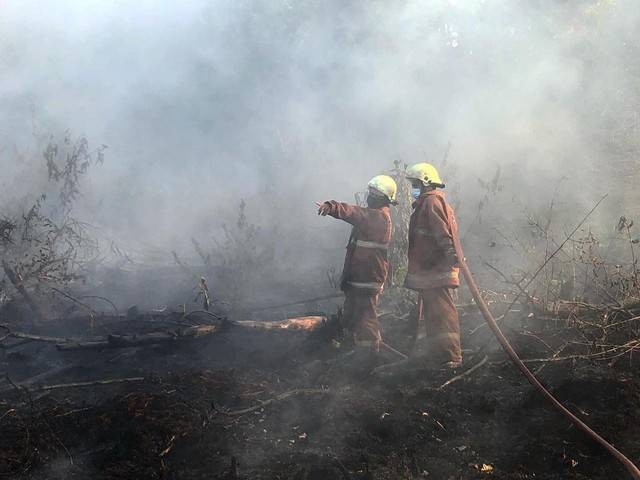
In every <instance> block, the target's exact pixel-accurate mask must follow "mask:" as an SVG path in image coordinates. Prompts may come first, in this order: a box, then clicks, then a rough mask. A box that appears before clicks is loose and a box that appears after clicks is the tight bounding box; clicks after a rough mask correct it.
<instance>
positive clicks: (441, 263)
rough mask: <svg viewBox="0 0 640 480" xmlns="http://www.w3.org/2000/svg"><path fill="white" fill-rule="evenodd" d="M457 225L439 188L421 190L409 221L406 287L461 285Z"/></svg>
mask: <svg viewBox="0 0 640 480" xmlns="http://www.w3.org/2000/svg"><path fill="white" fill-rule="evenodd" d="M459 251H460V249H459V240H458V226H457V223H456V218H455V215H454V212H453V209H452V208H451V207H450V206H449V204H447V202H446V201H445V199H444V193H442V192H441V191H440V190H431V191H428V192H425V193H423V194H422V195H421V196H420V197H419V198H418V199H417V200H416V201H415V202H414V204H413V213H412V214H411V219H410V221H409V265H408V267H407V277H406V279H405V287H407V288H410V289H412V290H427V289H430V288H439V287H448V288H456V287H458V286H460V279H459V268H458V267H459V265H458V257H457V253H456V252H459Z"/></svg>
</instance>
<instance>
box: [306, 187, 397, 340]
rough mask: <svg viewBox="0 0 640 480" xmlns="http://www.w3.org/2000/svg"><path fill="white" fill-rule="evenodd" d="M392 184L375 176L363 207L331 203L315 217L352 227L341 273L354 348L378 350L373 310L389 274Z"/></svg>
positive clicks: (377, 329) (375, 319)
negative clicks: (339, 221)
mask: <svg viewBox="0 0 640 480" xmlns="http://www.w3.org/2000/svg"><path fill="white" fill-rule="evenodd" d="M396 190H397V186H396V182H395V181H394V180H393V178H391V177H389V176H387V175H378V176H376V177H374V178H372V179H371V181H370V182H369V184H368V194H367V207H358V206H355V205H349V204H347V203H339V202H336V201H334V200H330V201H326V202H324V203H322V204H317V205H318V207H319V208H318V215H323V216H325V215H329V216H332V217H334V218H338V219H340V220H344V221H345V222H347V223H349V224H351V225H353V228H352V230H351V237H350V238H349V243H348V245H347V254H346V258H345V262H344V269H343V271H342V281H341V288H342V290H343V291H344V293H345V296H346V298H345V302H344V312H343V315H344V317H343V318H344V320H345V326H346V328H347V329H348V330H349V331H350V332H351V333H352V334H353V339H354V342H355V345H356V347H366V348H367V349H369V348H370V349H372V350H373V351H374V352H378V351H379V346H380V341H381V340H382V336H381V335H380V324H379V323H378V315H377V312H376V307H377V305H378V297H379V295H380V293H382V290H383V288H384V284H385V282H386V280H387V275H388V273H389V261H388V259H387V250H388V248H389V242H390V241H391V230H392V228H391V215H390V211H389V205H390V204H395V197H396Z"/></svg>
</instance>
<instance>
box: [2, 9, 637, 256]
mask: <svg viewBox="0 0 640 480" xmlns="http://www.w3.org/2000/svg"><path fill="white" fill-rule="evenodd" d="M636 7H637V5H636V4H635V2H634V0H619V1H613V0H610V1H605V0H603V1H585V2H577V1H566V2H556V1H550V0H530V1H528V2H509V1H507V0H485V1H481V0H455V1H454V0H449V1H444V0H441V1H435V0H434V1H429V2H419V1H395V0H391V1H373V2H351V1H347V2H345V1H338V0H326V1H299V2H294V1H292V0H278V1H264V2H259V1H249V0H240V1H238V0H233V1H231V0H227V1H224V0H220V1H215V2H209V1H204V0H192V1H189V2H169V1H151V0H141V1H138V2H126V1H115V0H112V1H102V2H99V1H78V0H75V1H74V0H62V1H59V2H56V3H55V5H53V4H52V5H47V6H46V8H45V7H43V5H42V2H37V1H34V0H25V1H21V2H11V1H6V0H5V1H4V2H2V3H1V4H0V11H1V15H0V68H1V71H2V72H3V73H2V75H1V76H0V108H1V111H2V112H3V115H2V117H1V118H0V147H1V150H0V167H1V168H2V170H1V171H2V174H1V175H2V177H1V180H0V182H1V184H2V186H3V189H5V192H6V191H9V190H10V189H13V190H15V182H16V179H19V180H18V181H20V182H21V188H24V189H27V190H28V188H29V185H28V184H27V185H24V184H22V183H23V182H25V176H24V162H23V161H18V160H17V158H18V157H17V156H16V154H15V152H16V151H19V152H23V153H24V152H25V151H28V154H27V155H26V157H28V158H36V159H37V158H38V155H39V154H38V151H37V149H34V147H33V132H34V129H35V130H36V132H39V133H40V134H43V133H48V132H54V133H57V134H60V132H64V131H65V130H69V131H70V132H72V133H73V134H75V135H84V136H86V137H87V138H88V139H89V142H90V143H91V144H92V145H94V146H98V145H100V144H103V143H104V144H106V145H108V146H109V148H108V150H107V152H106V161H105V164H104V165H103V166H101V167H99V168H96V169H94V170H93V172H92V174H91V178H89V179H88V182H87V184H86V186H85V195H84V201H83V205H82V207H81V208H82V213H83V215H85V216H86V217H88V218H90V219H91V221H92V223H94V224H95V225H98V226H100V228H101V229H102V231H103V232H106V233H105V234H108V235H110V236H112V237H114V238H116V237H117V238H119V239H121V240H122V241H124V242H131V243H134V244H138V245H144V246H146V247H149V248H150V247H153V248H156V249H159V250H160V251H164V252H167V255H168V252H170V250H171V249H174V248H177V249H180V248H188V245H189V239H190V238H191V237H192V236H194V235H195V236H211V235H214V234H215V232H216V229H217V228H219V226H220V225H221V224H222V222H224V221H229V219H230V218H232V216H233V215H234V212H235V209H236V207H237V204H238V203H239V200H240V199H241V198H244V199H245V200H247V202H248V215H250V216H252V219H253V220H254V221H256V222H257V223H259V224H262V225H266V226H268V227H274V226H277V230H278V242H279V243H280V244H283V245H289V246H291V247H292V248H293V251H297V252H299V253H298V254H297V255H298V257H300V256H304V255H306V256H309V257H312V256H314V255H320V254H316V253H314V252H315V251H317V250H316V249H318V247H327V246H328V245H330V246H331V247H334V249H333V250H331V251H330V253H328V254H327V253H326V252H325V253H324V254H323V255H325V257H322V258H326V260H327V262H329V263H332V264H334V265H339V263H340V256H341V253H342V249H341V247H342V245H343V243H344V240H345V238H344V237H346V227H344V226H342V225H340V224H339V223H338V222H331V221H330V220H328V219H322V218H318V217H316V216H314V202H315V201H317V200H324V199H326V198H336V199H341V200H347V201H350V200H352V199H353V192H355V191H359V190H363V187H364V185H366V182H367V181H368V179H369V178H370V177H372V176H374V175H376V174H378V173H379V172H380V171H382V170H386V169H388V168H390V167H391V166H392V161H393V160H395V159H402V160H403V161H404V162H406V163H413V162H416V161H423V160H428V161H431V162H433V163H434V164H436V165H437V166H438V165H439V163H440V162H441V159H442V155H443V153H444V151H445V150H446V146H447V144H448V143H449V142H451V145H452V148H451V152H450V157H449V160H448V162H447V165H446V166H445V167H444V168H443V171H442V176H443V177H444V179H445V181H447V182H448V183H449V184H451V183H452V182H454V185H455V186H457V189H458V190H459V195H458V196H459V199H458V200H459V203H460V211H459V214H460V217H461V218H460V223H461V224H462V229H463V230H465V222H466V224H467V225H468V226H470V225H471V224H472V223H473V222H475V221H476V220H477V219H476V204H477V203H478V199H479V198H480V197H481V196H482V195H483V191H482V188H481V187H480V186H479V185H480V184H479V182H478V181H477V179H480V180H482V181H483V182H488V181H490V180H491V178H492V177H493V176H494V175H495V173H496V171H497V168H498V167H500V168H501V170H500V171H501V177H500V184H501V189H500V192H496V194H495V198H492V199H491V202H492V203H490V205H489V207H487V210H485V213H484V214H483V216H484V217H485V222H488V224H487V225H485V227H484V230H483V231H489V230H490V228H489V227H490V224H491V222H492V221H493V222H499V221H504V220H505V218H507V219H509V221H517V219H518V218H519V217H520V216H521V215H522V214H523V212H524V211H528V210H536V209H538V208H544V207H545V206H548V204H549V201H550V198H551V197H552V196H553V195H554V191H556V190H557V189H560V194H559V195H558V196H559V197H560V199H561V202H560V203H561V204H562V206H563V207H564V208H565V214H564V215H565V216H566V217H567V218H574V217H575V213H576V212H578V211H580V212H582V211H583V210H585V209H588V208H587V207H588V206H590V205H591V204H593V203H595V201H596V200H597V199H598V198H599V197H600V196H601V195H602V194H603V193H605V192H610V193H611V194H612V198H614V200H613V201H612V202H611V204H612V205H616V208H618V202H627V203H626V204H625V203H623V204H622V205H623V208H624V206H625V205H629V206H633V205H634V202H635V199H636V198H637V195H636V196H634V193H633V192H634V189H632V188H631V187H630V186H631V185H633V181H634V180H635V179H636V178H637V168H636V163H635V162H636V157H637V152H638V148H639V147H640V140H639V138H640V136H639V135H638V116H637V111H638V108H637V107H639V106H640V97H639V92H640V88H639V87H640V69H639V67H638V64H637V60H635V59H637V58H638V53H640V46H639V45H638V40H637V34H636V32H637V31H638V27H640V11H639V10H638V9H637V8H636ZM454 173H455V175H454ZM21 174H22V176H20V175H21ZM562 178H566V180H565V181H563V182H560V179H562ZM27 183H28V182H27ZM602 221H603V222H604V223H607V222H609V220H608V219H607V218H603V219H602ZM609 223H611V224H612V225H613V222H609ZM607 225H608V223H607ZM473 231H475V230H473ZM479 235H480V234H479ZM485 237H486V235H485ZM476 240H477V241H478V242H480V241H485V240H487V238H484V237H482V235H480V236H479V237H477V238H476ZM300 252H306V253H304V255H303V253H300ZM296 258H297V257H296Z"/></svg>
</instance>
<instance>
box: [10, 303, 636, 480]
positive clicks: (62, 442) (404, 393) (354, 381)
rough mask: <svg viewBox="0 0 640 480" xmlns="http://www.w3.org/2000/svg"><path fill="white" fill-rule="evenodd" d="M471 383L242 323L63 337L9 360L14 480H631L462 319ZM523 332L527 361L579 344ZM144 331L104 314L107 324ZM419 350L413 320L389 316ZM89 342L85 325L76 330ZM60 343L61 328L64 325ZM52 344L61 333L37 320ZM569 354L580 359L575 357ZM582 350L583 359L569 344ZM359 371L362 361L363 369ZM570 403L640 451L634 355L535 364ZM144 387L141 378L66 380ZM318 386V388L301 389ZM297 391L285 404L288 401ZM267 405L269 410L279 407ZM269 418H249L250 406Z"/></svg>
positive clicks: (539, 328) (472, 322) (621, 444)
mask: <svg viewBox="0 0 640 480" xmlns="http://www.w3.org/2000/svg"><path fill="white" fill-rule="evenodd" d="M462 320H463V330H464V331H465V332H466V333H465V334H464V335H463V342H464V343H465V345H464V347H465V349H466V351H467V352H466V359H465V364H464V366H463V367H462V368H461V369H460V370H459V371H458V372H456V373H461V372H464V371H465V370H467V369H468V368H470V367H471V366H473V365H475V364H476V363H478V362H479V361H481V360H482V359H483V358H484V356H485V354H486V353H485V352H488V361H487V362H486V363H485V364H484V365H483V366H482V367H481V368H479V369H478V370H476V371H475V372H473V373H472V374H470V375H468V376H467V377H465V378H464V379H462V380H460V381H457V382H455V383H453V384H450V385H448V386H446V387H445V388H443V389H438V387H439V386H440V385H442V384H443V383H444V382H445V381H447V380H448V379H449V378H451V377H452V375H453V374H452V373H451V372H443V371H440V370H437V369H434V368H428V367H426V366H424V365H419V364H412V365H411V366H408V367H407V368H405V369H403V370H401V371H399V372H394V373H393V374H387V375H384V376H370V375H367V373H366V371H365V370H364V369H363V368H361V367H362V366H358V365H355V366H354V365H353V364H350V363H348V359H349V358H350V357H349V356H348V355H346V354H345V352H346V351H347V350H348V348H347V347H346V346H345V345H344V344H340V343H338V342H335V341H332V338H334V337H335V335H336V331H337V330H336V328H335V323H334V322H333V321H331V320H329V321H327V322H326V323H325V324H324V325H323V326H321V327H320V328H319V329H316V330H315V331H313V332H311V333H310V332H307V331H288V330H287V331H277V332H276V331H261V330H251V331H248V330H246V329H242V328H237V327H233V326H230V327H227V328H226V329H224V330H223V331H222V332H221V333H219V334H216V335H213V336H210V337H207V338H204V339H199V340H192V341H188V342H187V341H184V342H179V343H178V342H176V343H175V344H169V345H164V346H160V347H159V346H146V347H136V348H126V349H119V350H109V351H85V352H59V351H57V350H56V348H55V346H54V345H53V344H51V343H28V344H25V345H22V346H19V347H15V348H10V349H6V348H5V349H3V350H1V351H0V362H1V363H0V365H1V366H0V370H2V371H6V372H8V373H9V378H10V381H11V382H13V383H15V384H16V385H17V384H20V383H21V382H22V381H24V380H26V379H29V378H33V377H34V375H38V374H39V373H42V372H46V371H50V372H51V371H52V372H53V373H52V374H49V375H48V376H46V379H45V378H44V377H42V379H41V380H40V381H35V382H31V383H29V390H25V389H22V388H14V387H13V386H12V385H11V383H10V381H9V379H6V380H3V381H0V432H1V435H0V475H1V476H3V477H5V478H16V479H71V478H78V479H85V478H92V479H147V478H148V479H156V478H157V479H292V480H293V479H295V480H307V479H309V480H311V479H313V480H321V479H334V478H335V479H354V480H355V479H380V480H382V479H419V478H426V479H437V480H449V479H451V480H453V479H455V480H461V479H480V478H492V479H503V480H507V479H509V480H517V479H545V480H547V479H548V480H551V479H554V480H560V479H602V480H605V479H606V480H611V479H625V478H629V477H628V475H627V474H626V472H625V471H624V470H623V469H622V468H621V467H620V466H619V465H618V464H617V463H616V462H615V461H614V460H612V458H611V457H610V456H609V455H608V454H607V453H606V452H604V450H603V449H601V448H600V447H599V446H597V445H595V444H593V443H592V442H591V441H590V440H588V439H587V438H586V437H585V436H584V435H583V434H582V433H581V432H579V431H577V430H576V429H575V428H573V427H572V426H571V424H570V423H569V422H568V421H567V420H565V419H564V418H563V417H561V416H560V415H559V414H558V413H556V412H555V411H553V410H551V409H550V408H549V407H548V406H547V405H546V403H545V401H544V400H543V399H542V397H541V396H540V395H539V394H538V393H537V392H536V391H534V389H533V388H532V387H531V386H529V384H528V383H527V382H526V380H525V379H524V378H523V377H522V376H521V375H520V374H519V372H518V371H517V370H516V369H515V368H514V367H513V366H512V365H511V364H510V363H508V362H507V361H506V356H505V355H503V354H502V353H501V352H500V351H498V350H496V347H495V343H492V342H491V341H490V336H489V334H488V332H487V329H486V328H484V329H483V328H480V329H479V330H476V331H475V332H474V333H473V334H470V333H468V332H470V331H472V330H474V329H475V328H476V326H477V325H479V322H480V319H479V318H478V317H477V316H476V315H473V314H470V315H466V316H464V317H463V319H462ZM527 321H529V322H530V323H525V322H521V323H518V324H517V325H515V324H511V328H509V329H508V330H507V334H508V336H509V337H510V338H511V339H512V340H513V341H514V344H515V346H516V348H517V350H518V351H519V352H521V354H522V356H523V358H538V357H550V356H552V354H553V351H554V349H555V348H557V346H558V345H561V344H563V343H564V342H565V340H566V335H567V334H568V333H567V332H566V331H565V330H564V327H563V326H562V325H561V324H558V323H555V322H549V321H545V320H541V321H538V322H536V323H535V324H534V323H532V322H533V320H527ZM134 324H135V322H129V323H127V322H124V323H123V322H119V323H118V322H113V323H110V321H109V319H108V318H103V319H101V320H100V321H99V325H100V327H99V328H102V329H103V330H108V331H115V332H117V331H119V330H121V331H130V330H131V329H132V328H134V327H135V328H139V326H138V327H136V325H134ZM383 325H384V328H385V335H386V338H387V340H388V341H389V343H391V344H393V345H395V346H397V347H398V348H400V349H406V348H407V346H408V342H409V336H408V332H409V331H410V329H409V328H407V327H408V326H407V324H406V321H404V320H399V319H394V317H387V318H385V319H384V321H383ZM68 326H69V328H70V330H71V331H72V332H73V331H75V332H76V333H81V331H82V329H83V328H86V325H84V324H83V323H82V322H81V321H78V322H76V323H73V322H71V321H69V323H68ZM49 328H50V330H51V332H53V331H54V330H53V327H49ZM32 329H33V330H37V331H38V333H41V334H52V333H51V332H48V331H47V327H46V326H42V325H40V326H39V327H36V326H33V327H32ZM565 353H566V352H563V354H565ZM569 353H571V352H570V351H569ZM348 365H352V366H350V367H349V366H348ZM541 365H544V368H543V369H542V370H541V371H540V372H539V377H540V378H541V380H542V381H543V383H545V384H546V385H547V386H548V387H549V388H550V389H551V390H552V391H553V392H554V393H555V394H556V395H557V396H558V398H559V399H561V400H562V401H563V402H564V403H565V404H566V405H567V406H569V408H570V409H571V410H573V411H574V412H576V413H577V414H578V415H579V416H580V417H581V418H583V419H584V420H585V421H586V422H587V423H588V424H589V425H590V426H592V427H593V428H594V429H596V430H597V431H598V432H599V433H600V434H602V435H603V436H604V437H605V438H607V439H608V440H610V441H612V442H613V443H615V445H616V446H617V447H618V448H619V449H621V450H622V451H623V452H624V453H626V454H627V455H628V456H629V457H630V458H631V459H637V458H640V435H639V434H640V423H639V420H640V377H639V376H638V373H637V370H636V369H635V368H632V367H631V366H630V362H629V360H628V359H624V360H621V361H619V362H618V363H616V364H615V365H613V366H609V365H607V364H602V363H595V362H590V361H588V360H577V361H562V362H550V363H545V364H539V363H538V364H533V365H532V367H533V368H535V369H537V368H539V367H540V366H541ZM136 376H143V377H145V380H144V381H143V382H137V383H123V384H116V385H103V386H93V387H89V388H64V389H59V390H53V391H49V392H44V391H41V390H39V387H41V386H42V385H43V384H48V385H51V384H56V383H66V382H77V381H83V380H95V379H101V378H119V377H136ZM301 389H302V390H301ZM291 391H294V393H292V394H291V395H290V396H287V397H286V398H278V399H276V400H275V401H273V402H271V403H269V402H268V401H269V399H274V398H276V397H277V396H278V395H279V394H281V393H283V392H291ZM262 402H267V403H266V404H264V405H262ZM252 407H256V408H254V409H253V410H251V411H248V412H246V413H241V411H242V410H243V409H246V408H252Z"/></svg>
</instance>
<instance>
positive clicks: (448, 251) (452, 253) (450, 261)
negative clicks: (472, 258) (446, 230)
mask: <svg viewBox="0 0 640 480" xmlns="http://www.w3.org/2000/svg"><path fill="white" fill-rule="evenodd" d="M444 258H445V262H446V264H447V266H449V267H459V266H460V259H459V258H458V254H457V253H456V249H455V247H454V246H453V244H451V245H447V246H446V247H445V249H444Z"/></svg>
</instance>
